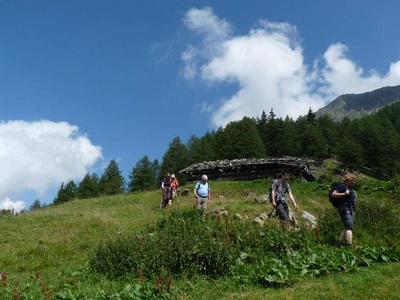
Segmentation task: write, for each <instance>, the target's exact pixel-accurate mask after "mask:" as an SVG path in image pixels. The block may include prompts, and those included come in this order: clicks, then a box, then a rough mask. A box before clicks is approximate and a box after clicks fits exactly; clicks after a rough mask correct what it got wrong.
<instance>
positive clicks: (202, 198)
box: [160, 173, 211, 210]
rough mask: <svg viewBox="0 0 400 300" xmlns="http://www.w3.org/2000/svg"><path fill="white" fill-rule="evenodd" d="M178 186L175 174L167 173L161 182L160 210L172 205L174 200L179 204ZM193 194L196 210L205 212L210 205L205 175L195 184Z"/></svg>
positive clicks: (208, 186)
mask: <svg viewBox="0 0 400 300" xmlns="http://www.w3.org/2000/svg"><path fill="white" fill-rule="evenodd" d="M178 186H179V182H178V179H177V178H176V176H175V174H170V173H167V174H166V175H165V178H164V179H163V180H161V190H162V199H161V205H160V208H165V207H166V206H167V205H172V202H173V201H174V199H175V198H176V199H177V201H178V203H179V198H178V193H177V189H178ZM193 193H194V196H195V198H196V208H197V209H198V210H200V209H203V210H206V208H207V205H208V204H210V201H211V194H210V185H209V184H208V177H207V175H203V176H201V181H199V182H197V183H196V186H195V188H194V190H193Z"/></svg>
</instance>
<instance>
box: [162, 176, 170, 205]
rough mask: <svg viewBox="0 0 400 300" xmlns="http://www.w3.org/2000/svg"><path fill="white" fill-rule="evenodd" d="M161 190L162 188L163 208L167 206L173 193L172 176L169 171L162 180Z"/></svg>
mask: <svg viewBox="0 0 400 300" xmlns="http://www.w3.org/2000/svg"><path fill="white" fill-rule="evenodd" d="M161 190H162V203H161V208H165V206H166V205H167V204H168V201H169V200H170V199H171V195H172V189H171V177H170V174H169V173H167V174H166V175H165V178H164V179H163V180H162V181H161Z"/></svg>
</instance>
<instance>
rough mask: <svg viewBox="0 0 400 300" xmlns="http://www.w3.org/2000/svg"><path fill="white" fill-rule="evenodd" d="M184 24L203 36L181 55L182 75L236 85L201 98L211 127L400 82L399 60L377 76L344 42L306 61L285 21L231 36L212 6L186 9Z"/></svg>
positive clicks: (293, 111) (292, 112)
mask: <svg viewBox="0 0 400 300" xmlns="http://www.w3.org/2000/svg"><path fill="white" fill-rule="evenodd" d="M183 21H184V24H185V25H186V26H187V27H188V28H189V29H190V30H192V31H193V32H195V33H196V34H199V36H200V37H201V41H200V42H199V43H198V45H189V46H188V48H187V49H188V50H187V51H186V52H185V53H184V54H183V55H182V57H181V58H182V61H183V62H184V67H183V70H184V72H183V74H184V76H185V78H186V79H194V78H196V76H199V78H201V79H202V80H203V81H205V82H208V83H213V84H221V83H229V82H235V83H237V84H238V86H239V88H238V90H237V92H236V93H235V94H233V95H226V98H225V99H214V101H213V103H203V104H202V105H203V107H206V106H208V107H210V108H209V109H207V108H205V109H204V111H210V110H211V108H212V111H213V114H212V115H211V122H212V124H213V126H215V127H218V126H224V125H226V124H227V123H228V122H230V121H233V120H238V119H241V118H242V117H243V116H248V117H256V116H260V114H261V111H262V110H265V111H266V112H268V111H269V110H270V109H271V108H273V109H274V112H275V114H276V115H277V116H278V117H285V116H287V115H288V116H290V117H293V118H297V117H298V116H300V115H305V114H306V113H307V112H308V109H309V108H310V107H311V108H312V109H313V111H317V110H318V109H319V108H321V107H323V106H325V105H326V104H327V103H329V102H330V101H332V100H333V99H334V98H336V97H337V96H339V95H341V94H345V93H361V92H366V91H371V90H374V89H376V88H380V87H383V86H388V85H398V84H399V82H400V61H399V62H395V63H393V64H392V65H391V67H390V70H389V73H388V74H387V75H384V76H381V75H380V74H378V72H376V71H374V70H371V71H369V72H368V74H365V73H364V70H363V69H362V68H361V67H359V66H357V65H356V64H355V63H354V62H353V61H351V60H350V59H348V58H347V57H346V52H347V51H348V49H347V47H346V46H345V45H343V44H340V43H337V44H333V45H330V46H329V47H328V48H327V50H326V52H325V54H324V56H323V60H322V61H317V60H316V61H315V62H314V64H313V66H312V67H310V66H307V65H305V63H304V57H303V49H302V47H301V45H300V42H299V33H298V31H297V29H296V27H295V26H292V25H290V24H289V23H276V22H269V21H267V20H261V21H260V22H259V24H258V25H257V26H256V28H253V29H251V30H250V31H249V33H248V34H246V35H244V36H233V35H232V32H233V30H232V28H233V27H232V25H231V24H229V23H228V22H227V21H225V20H220V19H219V18H218V17H217V16H216V15H215V14H214V12H213V11H212V9H211V8H205V9H195V8H193V9H190V10H189V11H188V12H187V13H186V14H185V16H184V20H183Z"/></svg>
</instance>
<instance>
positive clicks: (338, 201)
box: [329, 182, 342, 207]
mask: <svg viewBox="0 0 400 300" xmlns="http://www.w3.org/2000/svg"><path fill="white" fill-rule="evenodd" d="M339 184H340V183H339V182H333V183H332V184H331V189H330V190H329V202H330V203H331V204H332V205H333V206H334V207H339V206H340V204H341V202H342V199H341V198H333V197H332V193H333V191H334V190H335V189H336V187H337V186H338V185H339Z"/></svg>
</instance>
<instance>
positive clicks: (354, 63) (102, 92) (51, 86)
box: [0, 0, 400, 211]
mask: <svg viewBox="0 0 400 300" xmlns="http://www.w3.org/2000/svg"><path fill="white" fill-rule="evenodd" d="M399 13H400V2H398V1H394V0H393V1H372V0H363V1H361V0H359V1H356V0H354V1H352V0H346V1H341V0H339V1H316V0H315V1H311V0H309V1H307V0H305V1H287V0H280V1H267V0H260V1H258V0H249V1H183V0H179V1H178V0H176V1H163V0H158V1H155V0H150V1H149V0H148V1H102V0H96V1H94V0H92V1H87V0H80V1H75V0H71V1H2V3H1V4H0V103H1V113H0V166H1V172H0V208H14V209H15V210H17V211H19V210H21V209H22V208H23V207H25V208H29V206H30V205H31V203H32V202H33V201H34V200H35V199H39V200H40V201H41V202H42V203H47V204H49V203H51V202H52V201H53V199H54V197H55V196H56V193H57V190H58V188H59V186H60V184H61V182H63V181H64V182H67V181H69V180H74V181H75V182H79V181H80V180H81V179H82V178H83V177H84V175H85V174H86V173H87V172H90V173H93V172H96V173H97V174H98V175H99V176H100V175H101V174H102V173H103V170H104V167H105V166H106V165H107V164H108V162H109V161H110V160H111V159H115V160H117V162H118V163H119V166H120V169H121V171H122V173H123V175H124V177H125V179H126V180H128V176H129V172H130V171H131V169H132V167H133V166H134V165H135V164H136V162H138V160H139V159H141V158H142V157H143V156H144V155H148V157H149V159H150V160H154V159H156V158H157V159H158V160H159V161H160V162H161V161H162V156H163V154H164V153H165V152H166V151H167V150H168V145H169V143H170V142H171V141H172V139H173V138H175V137H177V136H179V137H180V138H181V140H182V141H183V142H184V143H186V142H187V140H188V138H189V137H190V136H191V135H192V134H195V135H196V136H198V137H201V136H203V135H204V134H205V133H206V132H207V131H211V130H213V129H216V128H218V127H219V126H224V125H226V124H227V123H228V122H230V121H233V120H240V119H241V118H242V117H243V116H249V117H257V116H260V114H261V112H262V110H265V111H266V112H269V111H270V109H271V108H273V109H274V112H275V113H276V115H277V116H278V117H285V116H290V117H292V118H294V119H296V118H297V117H298V116H300V115H305V114H307V112H308V109H309V108H310V107H311V108H312V110H313V111H317V110H318V109H319V108H321V107H323V106H325V105H326V104H328V103H329V102H330V101H332V100H334V99H335V98H336V97H337V96H339V95H341V94H347V93H362V92H367V91H372V90H374V89H377V88H381V87H383V86H394V85H399V84H400V39H399V38H398V28H400V21H399V20H400V18H399ZM171 171H172V172H177V171H179V170H171Z"/></svg>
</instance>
